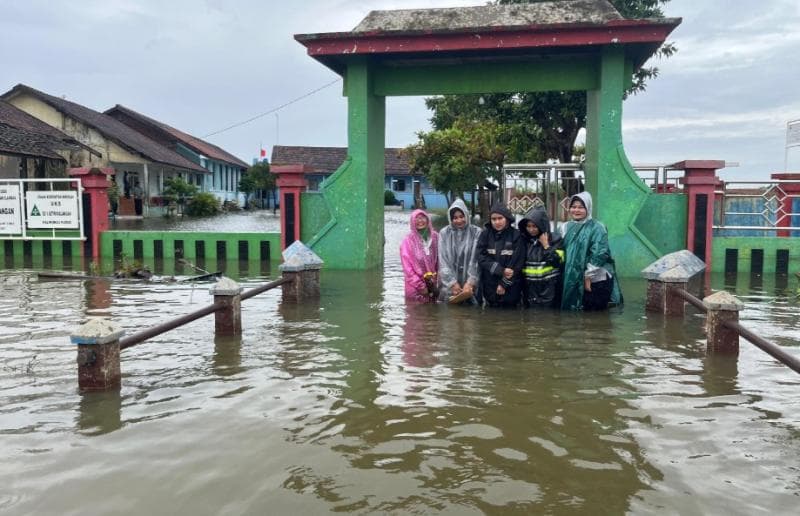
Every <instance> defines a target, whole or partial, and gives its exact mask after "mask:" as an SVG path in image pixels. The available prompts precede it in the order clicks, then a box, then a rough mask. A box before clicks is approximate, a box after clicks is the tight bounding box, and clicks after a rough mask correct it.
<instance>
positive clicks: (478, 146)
mask: <svg viewBox="0 0 800 516" xmlns="http://www.w3.org/2000/svg"><path fill="white" fill-rule="evenodd" d="M417 136H418V137H419V141H418V142H417V143H415V144H412V145H409V146H408V147H406V148H405V149H404V153H405V154H406V156H407V158H408V161H409V166H410V167H411V170H412V171H413V172H420V173H422V174H424V175H425V177H426V178H427V179H428V182H429V183H430V184H431V186H433V187H434V188H435V189H436V190H439V191H440V192H445V195H446V196H447V200H448V203H452V202H453V201H454V200H455V198H456V197H463V196H464V192H472V191H474V190H475V188H476V187H477V188H478V189H479V191H480V193H479V195H480V198H481V206H483V205H484V204H485V203H484V202H483V200H484V195H483V188H484V182H485V181H486V179H488V178H493V179H499V174H500V169H501V168H502V166H503V163H504V161H505V157H506V149H507V147H508V145H509V134H508V133H506V132H504V127H503V126H502V125H501V124H498V123H497V122H494V121H491V120H484V121H473V120H466V119H458V120H456V121H455V122H454V123H453V125H452V127H448V128H446V129H441V130H435V131H430V132H427V133H425V132H420V133H417Z"/></svg>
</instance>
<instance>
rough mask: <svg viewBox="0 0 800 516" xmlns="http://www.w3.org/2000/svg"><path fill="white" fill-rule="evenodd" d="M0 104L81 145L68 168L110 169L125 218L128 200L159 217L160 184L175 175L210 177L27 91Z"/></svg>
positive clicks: (116, 128) (126, 130) (108, 121)
mask: <svg viewBox="0 0 800 516" xmlns="http://www.w3.org/2000/svg"><path fill="white" fill-rule="evenodd" d="M0 99H3V100H5V101H7V102H8V103H9V104H12V105H13V106H15V107H17V108H19V109H21V110H22V111H25V112H26V113H28V114H30V115H32V116H33V117H35V118H37V119H39V120H41V121H42V122H44V123H46V124H48V125H50V126H52V127H54V128H56V129H58V130H60V131H61V132H63V133H66V134H67V135H68V136H70V137H72V138H74V139H75V140H77V141H78V142H80V144H82V145H83V146H84V149H85V150H84V151H82V152H79V153H77V154H75V155H73V158H74V161H73V162H72V163H70V165H71V166H79V167H102V168H105V167H111V168H114V170H115V171H116V176H115V180H116V181H117V185H118V187H119V189H120V192H121V194H122V198H121V199H120V210H121V213H122V214H124V215H133V214H134V213H133V206H134V204H135V203H134V200H133V197H137V198H138V197H141V198H142V201H143V202H142V203H141V204H142V205H143V210H144V212H143V213H136V214H144V215H147V214H153V215H155V214H160V213H161V212H162V211H163V210H162V206H161V204H162V203H161V192H162V191H163V187H164V180H165V179H168V178H171V177H176V176H180V177H183V178H184V179H187V180H188V181H190V182H193V183H195V184H197V185H198V186H201V185H202V184H203V180H204V177H205V176H206V175H207V174H208V173H209V172H208V171H207V170H206V169H204V168H203V167H201V166H200V165H198V164H196V163H192V162H191V161H190V160H188V159H186V158H185V157H184V156H181V155H180V154H178V153H177V152H175V151H173V150H172V149H169V148H167V147H164V146H163V145H161V144H159V143H157V142H155V141H153V140H151V139H150V138H147V137H146V136H144V135H143V134H141V133H139V132H137V131H134V130H133V129H131V128H130V127H128V126H127V125H125V124H123V123H121V122H119V121H117V120H115V119H114V118H112V117H110V116H108V115H105V114H103V113H100V112H97V111H94V110H93V109H90V108H88V107H86V106H82V105H80V104H77V103H75V102H71V101H68V100H66V99H63V98H59V97H54V96H52V95H48V94H46V93H44V92H41V91H39V90H36V89H34V88H31V87H30V86H26V85H24V84H18V85H17V86H14V88H12V89H11V90H9V91H7V92H6V93H4V94H3V95H2V96H0ZM137 186H138V187H137ZM136 204H138V203H136Z"/></svg>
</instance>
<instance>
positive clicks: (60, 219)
mask: <svg viewBox="0 0 800 516" xmlns="http://www.w3.org/2000/svg"><path fill="white" fill-rule="evenodd" d="M25 209H26V213H27V215H28V227H29V228H31V229H50V228H55V229H79V228H80V226H78V192H67V191H52V192H30V191H29V192H26V193H25Z"/></svg>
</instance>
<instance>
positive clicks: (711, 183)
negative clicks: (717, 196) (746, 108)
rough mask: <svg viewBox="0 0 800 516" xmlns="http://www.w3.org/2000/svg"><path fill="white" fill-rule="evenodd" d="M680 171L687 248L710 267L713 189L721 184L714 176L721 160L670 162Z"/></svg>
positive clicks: (709, 268) (720, 165)
mask: <svg viewBox="0 0 800 516" xmlns="http://www.w3.org/2000/svg"><path fill="white" fill-rule="evenodd" d="M671 167H672V168H674V169H677V170H683V171H684V176H683V177H682V178H681V183H682V184H683V191H684V193H685V194H686V195H687V197H688V198H689V214H688V217H687V219H688V220H687V228H686V248H687V249H688V250H689V251H691V252H693V253H694V254H695V256H697V257H698V258H700V259H701V260H703V261H704V262H705V264H706V270H707V271H710V270H711V237H712V226H713V225H714V190H715V189H716V187H717V185H719V184H720V180H719V178H718V177H717V175H716V172H717V170H718V169H721V168H725V162H724V161H721V160H686V161H681V162H678V163H675V164H673V165H671Z"/></svg>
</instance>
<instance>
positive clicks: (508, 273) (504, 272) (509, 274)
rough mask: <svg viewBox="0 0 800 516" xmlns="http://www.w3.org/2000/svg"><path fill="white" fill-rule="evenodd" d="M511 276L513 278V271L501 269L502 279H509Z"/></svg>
mask: <svg viewBox="0 0 800 516" xmlns="http://www.w3.org/2000/svg"><path fill="white" fill-rule="evenodd" d="M512 276H514V269H509V268H508V267H506V268H505V269H503V277H505V279H511V277H512Z"/></svg>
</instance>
